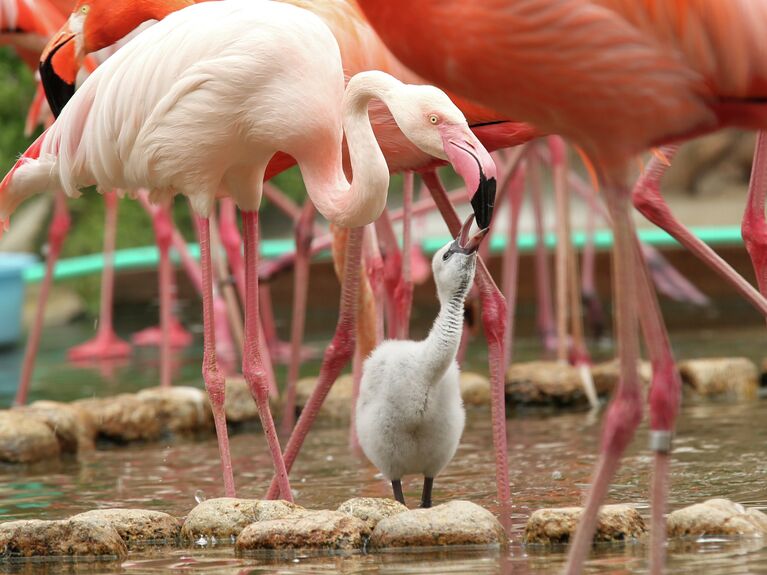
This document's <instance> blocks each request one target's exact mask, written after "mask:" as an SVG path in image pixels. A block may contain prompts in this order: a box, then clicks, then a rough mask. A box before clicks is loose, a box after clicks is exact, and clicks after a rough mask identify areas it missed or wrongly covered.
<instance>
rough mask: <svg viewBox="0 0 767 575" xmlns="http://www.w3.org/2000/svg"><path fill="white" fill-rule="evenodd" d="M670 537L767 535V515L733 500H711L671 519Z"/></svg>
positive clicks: (672, 514) (669, 524) (688, 508)
mask: <svg viewBox="0 0 767 575" xmlns="http://www.w3.org/2000/svg"><path fill="white" fill-rule="evenodd" d="M667 525H668V527H667V528H668V535H669V537H690V536H695V537H699V536H701V535H753V536H760V535H767V515H765V514H764V513H762V512H761V511H759V510H757V509H746V508H745V507H743V506H742V505H740V504H739V503H734V502H732V501H730V500H729V499H709V500H708V501H704V502H703V503H697V504H695V505H690V506H689V507H685V508H683V509H679V510H677V511H674V512H673V513H671V514H670V515H669V516H668V523H667Z"/></svg>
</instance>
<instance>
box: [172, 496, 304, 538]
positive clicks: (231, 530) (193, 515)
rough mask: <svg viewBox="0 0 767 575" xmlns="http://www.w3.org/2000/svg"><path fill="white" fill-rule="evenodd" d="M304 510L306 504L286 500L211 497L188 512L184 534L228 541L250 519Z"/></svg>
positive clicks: (245, 525)
mask: <svg viewBox="0 0 767 575" xmlns="http://www.w3.org/2000/svg"><path fill="white" fill-rule="evenodd" d="M303 511H304V508H303V507H301V506H299V505H295V504H294V503H288V502H287V501H267V500H261V499H235V498H232V497H220V498H216V499H208V500H207V501H203V502H202V503H200V504H199V505H197V506H196V507H195V508H194V509H192V510H191V511H190V512H189V515H187V517H186V519H185V520H184V524H183V526H182V528H181V537H182V538H183V539H186V540H189V541H192V542H196V541H198V540H199V539H200V538H206V539H210V538H211V537H215V538H216V539H217V540H218V541H219V542H221V543H229V542H230V540H231V538H232V537H236V536H237V535H239V534H240V532H241V531H242V530H243V529H244V528H245V527H247V526H248V525H250V524H251V523H254V522H257V521H269V520H272V519H282V518H284V517H288V516H289V515H293V514H295V513H297V512H303Z"/></svg>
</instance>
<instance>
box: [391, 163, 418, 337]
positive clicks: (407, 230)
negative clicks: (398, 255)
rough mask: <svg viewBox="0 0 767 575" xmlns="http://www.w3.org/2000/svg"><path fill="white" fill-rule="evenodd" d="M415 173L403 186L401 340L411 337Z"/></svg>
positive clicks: (397, 301) (398, 295)
mask: <svg viewBox="0 0 767 575" xmlns="http://www.w3.org/2000/svg"><path fill="white" fill-rule="evenodd" d="M414 177H415V175H414V174H413V172H405V176H404V180H403V186H402V254H403V255H402V280H401V281H400V282H399V283H398V284H397V288H396V290H395V291H394V301H395V305H396V306H397V316H398V317H399V324H398V327H399V331H398V332H397V333H396V334H395V335H396V337H397V338H399V339H407V338H408V337H410V313H411V312H412V309H413V269H412V263H413V261H412V258H413V233H412V232H413V227H412V226H413V180H414Z"/></svg>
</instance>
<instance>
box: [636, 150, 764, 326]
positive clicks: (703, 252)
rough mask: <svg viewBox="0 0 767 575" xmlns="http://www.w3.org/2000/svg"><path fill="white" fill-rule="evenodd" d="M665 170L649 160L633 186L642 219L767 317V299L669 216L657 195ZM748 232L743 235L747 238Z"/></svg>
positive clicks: (670, 155) (668, 153)
mask: <svg viewBox="0 0 767 575" xmlns="http://www.w3.org/2000/svg"><path fill="white" fill-rule="evenodd" d="M676 151H677V146H664V147H663V148H661V152H662V153H663V155H664V156H665V157H666V158H667V159H668V160H669V161H670V160H671V159H672V158H673V157H674V155H675V154H676ZM667 168H668V166H667V165H666V164H664V163H663V162H661V161H660V160H659V159H658V158H656V157H653V158H652V159H651V160H650V162H649V163H648V164H647V167H646V168H645V171H644V174H643V175H642V178H641V179H640V182H641V185H640V184H639V183H638V184H637V185H636V186H635V187H634V192H633V202H634V207H636V209H638V210H639V211H640V212H641V213H642V215H643V216H644V217H646V218H647V219H648V220H650V221H651V222H652V223H654V224H655V225H657V226H658V227H660V228H661V229H663V230H665V231H666V232H667V233H668V234H669V235H671V236H672V237H673V238H674V239H676V240H677V241H678V242H679V243H680V244H682V245H683V246H684V247H686V248H687V249H688V250H690V251H691V252H692V253H693V254H695V256H697V257H698V258H699V259H700V260H702V261H703V263H705V264H706V265H707V266H708V267H710V268H711V269H712V270H714V271H715V272H716V273H717V274H719V276H721V277H722V278H723V279H725V280H726V281H727V282H728V283H730V284H731V285H732V286H733V287H734V288H735V289H736V291H738V292H739V293H740V294H741V296H743V297H744V298H745V299H746V300H747V301H748V302H749V303H750V304H751V305H753V306H754V307H755V308H756V309H757V310H758V311H759V313H761V314H762V315H763V316H765V317H767V299H765V297H764V296H762V294H760V293H759V291H758V290H756V289H755V288H754V287H753V286H752V285H751V284H750V283H748V281H746V280H745V278H743V277H742V276H741V275H740V274H739V273H738V272H736V271H735V270H734V269H732V267H731V266H730V265H729V264H728V263H727V262H726V261H724V260H723V259H722V258H721V257H720V256H719V255H718V254H717V253H716V252H715V251H714V250H712V249H711V248H710V247H709V246H708V245H706V244H705V243H704V242H703V241H702V240H700V239H699V238H697V237H696V236H695V235H693V234H692V233H691V232H690V231H689V230H688V229H687V228H685V227H684V226H683V225H682V224H681V223H680V222H679V220H677V219H676V218H675V217H674V215H673V214H672V213H671V210H670V208H669V206H668V204H666V202H665V200H664V199H663V196H662V195H661V193H660V178H661V176H662V175H663V174H664V173H665V171H666V169H667ZM747 213H748V212H747ZM748 233H749V232H746V235H748Z"/></svg>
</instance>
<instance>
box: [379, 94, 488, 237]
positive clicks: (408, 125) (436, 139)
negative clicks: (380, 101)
mask: <svg viewBox="0 0 767 575" xmlns="http://www.w3.org/2000/svg"><path fill="white" fill-rule="evenodd" d="M388 104H389V109H390V111H391V113H392V116H394V120H395V121H396V122H397V125H398V126H399V128H400V130H402V132H403V133H404V134H405V136H407V138H408V139H409V140H410V141H411V142H413V144H415V145H416V146H418V147H419V148H420V149H421V150H423V151H424V152H426V153H427V154H429V155H431V156H434V157H436V158H440V159H442V160H446V161H448V162H450V164H451V165H452V166H453V169H455V171H456V172H457V173H458V174H459V175H460V176H461V177H462V178H463V180H464V182H465V183H466V188H467V190H469V191H470V192H472V193H473V196H472V199H471V205H472V208H473V209H474V215H475V217H476V220H477V225H478V226H479V227H480V228H487V227H488V226H489V225H490V220H491V218H492V215H493V205H494V203H495V188H496V167H495V162H493V159H492V158H491V157H490V154H489V153H488V151H487V150H486V149H485V147H484V146H483V145H482V144H481V143H480V141H479V140H478V139H477V137H476V136H475V135H474V133H473V132H472V131H471V129H470V128H469V125H468V123H467V122H466V118H465V117H464V115H463V113H462V112H461V110H459V109H458V107H457V106H456V105H455V104H454V103H453V102H452V101H451V100H450V98H449V97H448V96H447V94H445V93H444V92H443V91H442V90H440V89H439V88H435V87H434V86H415V85H408V84H402V85H401V86H400V87H398V88H397V94H396V97H394V98H390V99H389V101H388Z"/></svg>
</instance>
